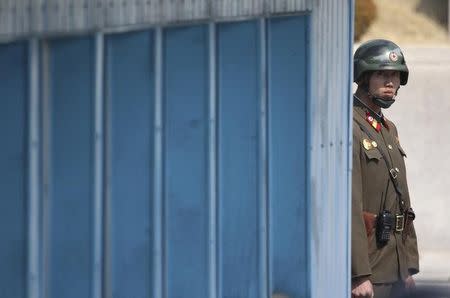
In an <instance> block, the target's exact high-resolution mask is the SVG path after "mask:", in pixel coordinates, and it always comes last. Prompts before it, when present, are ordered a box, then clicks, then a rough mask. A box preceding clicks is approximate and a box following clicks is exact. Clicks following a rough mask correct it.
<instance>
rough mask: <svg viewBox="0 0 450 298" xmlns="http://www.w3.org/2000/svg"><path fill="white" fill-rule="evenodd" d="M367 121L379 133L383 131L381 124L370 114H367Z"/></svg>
mask: <svg viewBox="0 0 450 298" xmlns="http://www.w3.org/2000/svg"><path fill="white" fill-rule="evenodd" d="M366 121H367V122H369V124H370V126H372V127H373V128H374V129H375V130H376V131H377V132H380V131H381V123H380V122H378V121H377V120H376V119H375V118H373V117H372V116H371V115H370V113H368V112H366Z"/></svg>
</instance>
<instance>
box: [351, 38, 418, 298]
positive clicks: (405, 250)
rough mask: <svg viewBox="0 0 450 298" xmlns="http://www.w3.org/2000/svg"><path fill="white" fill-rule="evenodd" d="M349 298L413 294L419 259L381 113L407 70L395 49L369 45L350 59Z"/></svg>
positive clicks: (390, 129) (389, 126)
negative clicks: (407, 291) (410, 290)
mask: <svg viewBox="0 0 450 298" xmlns="http://www.w3.org/2000/svg"><path fill="white" fill-rule="evenodd" d="M354 82H355V83H357V85H358V88H357V90H356V92H355V94H354V97H353V100H354V105H353V172H352V182H353V186H352V297H375V298H382V297H396V296H397V295H398V294H399V292H402V291H403V290H404V289H405V288H406V289H408V288H413V287H414V280H413V278H412V275H413V274H416V273H417V272H419V257H418V252H417V241H416V234H415V231H414V226H413V223H412V221H413V220H414V217H415V215H414V212H413V211H412V209H411V205H410V199H409V193H408V186H407V181H406V169H405V162H404V158H406V153H405V151H404V150H403V148H402V147H401V146H400V142H399V138H398V134H397V128H396V127H395V125H394V124H393V123H392V122H391V121H389V120H388V119H386V117H385V116H384V115H383V111H382V109H387V108H389V107H390V106H391V104H392V103H394V102H395V96H396V95H397V92H398V89H399V88H400V85H406V83H407V82H408V68H407V66H406V62H405V59H404V56H403V53H402V51H401V50H400V48H399V47H398V46H397V45H396V44H395V43H393V42H391V41H388V40H381V39H378V40H371V41H369V42H366V43H364V44H362V45H361V46H360V47H359V48H358V49H357V51H356V52H355V55H354Z"/></svg>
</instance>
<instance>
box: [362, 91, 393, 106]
mask: <svg viewBox="0 0 450 298" xmlns="http://www.w3.org/2000/svg"><path fill="white" fill-rule="evenodd" d="M367 94H368V95H369V98H370V99H371V100H372V102H373V103H374V104H376V105H377V106H379V107H380V108H383V109H387V108H389V107H390V106H391V105H392V104H393V103H394V102H395V95H394V96H393V97H391V98H383V97H378V96H375V95H373V94H372V93H370V92H369V91H367Z"/></svg>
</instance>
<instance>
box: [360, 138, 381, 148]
mask: <svg viewBox="0 0 450 298" xmlns="http://www.w3.org/2000/svg"><path fill="white" fill-rule="evenodd" d="M363 146H364V149H366V150H371V149H373V148H377V147H378V144H377V142H375V141H371V140H369V139H363Z"/></svg>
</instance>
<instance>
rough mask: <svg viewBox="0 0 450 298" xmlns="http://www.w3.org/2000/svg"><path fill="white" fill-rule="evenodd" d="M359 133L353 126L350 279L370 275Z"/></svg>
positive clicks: (355, 126)
mask: <svg viewBox="0 0 450 298" xmlns="http://www.w3.org/2000/svg"><path fill="white" fill-rule="evenodd" d="M359 135H360V133H358V128H357V125H356V124H354V125H353V155H352V156H353V168H352V279H354V278H360V277H363V276H368V275H371V274H372V271H371V269H370V263H369V254H368V241H367V236H366V229H365V225H364V220H363V213H362V211H363V204H362V202H363V201H362V195H363V190H362V176H361V175H362V171H361V147H360V136H359Z"/></svg>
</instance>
